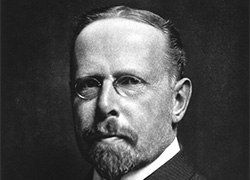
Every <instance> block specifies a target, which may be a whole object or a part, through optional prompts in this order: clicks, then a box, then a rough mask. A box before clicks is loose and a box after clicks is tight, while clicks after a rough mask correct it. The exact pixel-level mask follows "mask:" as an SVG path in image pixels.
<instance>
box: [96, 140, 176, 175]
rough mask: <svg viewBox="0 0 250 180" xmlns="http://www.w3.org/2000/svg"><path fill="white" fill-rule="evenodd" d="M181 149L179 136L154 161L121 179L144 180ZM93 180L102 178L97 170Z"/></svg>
mask: <svg viewBox="0 0 250 180" xmlns="http://www.w3.org/2000/svg"><path fill="white" fill-rule="evenodd" d="M179 151H180V146H179V143H178V140H177V138H175V139H174V141H173V142H172V143H171V144H170V145H169V146H168V147H167V148H166V149H165V150H164V151H163V153H162V154H161V155H160V156H159V157H158V158H157V159H155V160H154V161H153V162H152V163H150V164H149V165H147V166H145V167H143V168H141V169H139V170H137V171H132V172H130V173H128V174H126V175H125V176H123V177H122V179H121V180H143V179H145V178H146V177H148V176H149V175H150V174H152V173H153V172H154V171H156V170H157V169H158V168H159V167H161V166H162V165H163V164H165V163H166V162H167V161H169V160H170V159H171V158H172V157H174V156H175V155H176V154H177V153H178V152H179ZM93 180H102V178H101V177H100V176H99V174H98V173H97V172H96V171H94V176H93Z"/></svg>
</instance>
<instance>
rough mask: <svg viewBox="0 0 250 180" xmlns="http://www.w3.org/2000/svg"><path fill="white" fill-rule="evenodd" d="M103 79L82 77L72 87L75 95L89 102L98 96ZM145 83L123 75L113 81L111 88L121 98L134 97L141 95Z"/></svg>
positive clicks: (136, 78) (139, 79)
mask: <svg viewBox="0 0 250 180" xmlns="http://www.w3.org/2000/svg"><path fill="white" fill-rule="evenodd" d="M102 85H103V78H97V77H84V78H80V79H77V80H76V81H75V83H74V85H73V88H74V90H75V93H76V95H77V96H78V97H80V98H81V99H83V100H90V99H93V98H95V97H97V96H98V95H99V94H100V90H101V88H102ZM146 85H147V83H146V82H145V81H144V80H143V79H141V78H138V77H135V76H132V75H124V76H120V77H119V78H117V79H116V80H115V81H113V87H114V88H115V90H116V92H117V93H118V94H120V95H121V96H134V95H136V94H138V93H141V92H142V91H143V90H144V88H145V86H146Z"/></svg>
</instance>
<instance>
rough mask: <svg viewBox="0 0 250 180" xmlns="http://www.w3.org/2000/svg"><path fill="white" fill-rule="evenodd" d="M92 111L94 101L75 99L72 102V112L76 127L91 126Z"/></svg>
mask: <svg viewBox="0 0 250 180" xmlns="http://www.w3.org/2000/svg"><path fill="white" fill-rule="evenodd" d="M94 112H95V106H94V102H91V101H89V102H84V101H78V100H75V101H74V103H73V113H74V121H75V125H76V127H77V128H78V129H79V128H80V129H81V130H82V129H85V128H89V127H91V126H92V124H93V121H94Z"/></svg>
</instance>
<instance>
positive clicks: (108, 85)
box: [97, 80, 119, 117]
mask: <svg viewBox="0 0 250 180" xmlns="http://www.w3.org/2000/svg"><path fill="white" fill-rule="evenodd" d="M118 101H119V95H118V94H117V92H116V90H115V88H114V86H113V82H112V81H111V80H105V81H103V84H102V89H101V93H100V95H99V97H98V102H97V106H98V109H99V111H100V113H102V115H104V117H108V116H116V117H118V116H119V105H118V104H119V102H118Z"/></svg>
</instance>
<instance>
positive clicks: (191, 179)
mask: <svg viewBox="0 0 250 180" xmlns="http://www.w3.org/2000/svg"><path fill="white" fill-rule="evenodd" d="M86 180H93V170H92V171H91V172H89V173H88V176H87V178H86ZM145 180H206V178H204V177H203V176H201V175H199V174H197V173H196V172H195V170H194V168H193V166H192V164H191V163H190V162H189V161H188V160H187V158H186V157H185V155H184V152H183V150H181V151H180V152H179V153H178V154H176V155H175V156H174V157H173V158H172V159H170V160H169V161H168V162H166V163H165V164H164V165H163V166H161V167H160V168H159V169H157V170H156V171H155V172H153V173H152V174H151V175H150V176H148V177H147V178H146V179H145Z"/></svg>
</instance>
